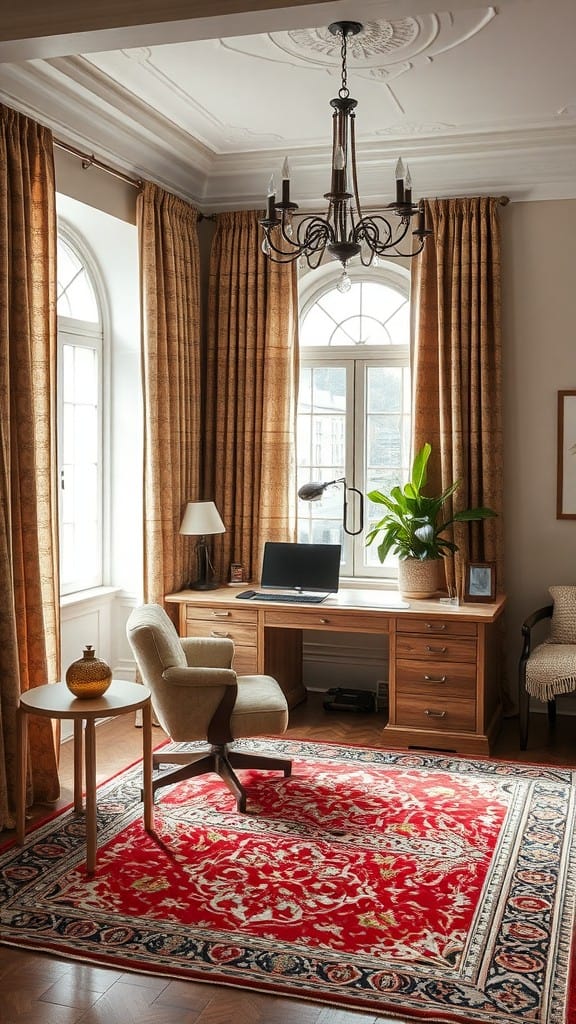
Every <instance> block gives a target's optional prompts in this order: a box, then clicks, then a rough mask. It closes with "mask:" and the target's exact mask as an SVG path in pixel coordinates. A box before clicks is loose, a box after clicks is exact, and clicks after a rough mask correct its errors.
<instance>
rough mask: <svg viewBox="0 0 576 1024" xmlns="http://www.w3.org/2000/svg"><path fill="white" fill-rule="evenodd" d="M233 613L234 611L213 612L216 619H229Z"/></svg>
mask: <svg viewBox="0 0 576 1024" xmlns="http://www.w3.org/2000/svg"><path fill="white" fill-rule="evenodd" d="M231 614H232V612H218V611H216V610H214V611H213V612H212V615H213V616H214V618H215V619H229V618H230V615H231Z"/></svg>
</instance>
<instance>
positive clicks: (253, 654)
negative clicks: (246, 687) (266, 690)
mask: <svg viewBox="0 0 576 1024" xmlns="http://www.w3.org/2000/svg"><path fill="white" fill-rule="evenodd" d="M232 668H233V669H234V671H235V672H237V673H238V675H239V676H254V675H256V674H257V672H258V655H257V651H256V647H242V646H241V645H240V644H238V645H237V646H236V647H235V648H234V657H233V658H232Z"/></svg>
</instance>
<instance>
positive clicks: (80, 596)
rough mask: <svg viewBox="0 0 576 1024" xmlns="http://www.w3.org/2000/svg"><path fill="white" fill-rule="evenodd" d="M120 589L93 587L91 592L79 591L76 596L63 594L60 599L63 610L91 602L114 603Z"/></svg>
mask: <svg viewBox="0 0 576 1024" xmlns="http://www.w3.org/2000/svg"><path fill="white" fill-rule="evenodd" d="M120 590H121V588H120V587H91V588H90V589H89V590H77V591H76V593H74V594H63V595H62V597H61V598H60V607H61V608H73V607H76V606H77V605H79V604H87V603H88V602H90V601H98V603H99V604H101V603H102V602H104V601H112V600H113V598H115V597H116V595H117V594H119V593H120Z"/></svg>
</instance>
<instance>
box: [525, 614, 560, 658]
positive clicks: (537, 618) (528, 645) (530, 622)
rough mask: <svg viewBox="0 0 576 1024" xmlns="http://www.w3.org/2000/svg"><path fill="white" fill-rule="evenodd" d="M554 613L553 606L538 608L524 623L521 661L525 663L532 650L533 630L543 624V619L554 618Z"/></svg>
mask: <svg viewBox="0 0 576 1024" xmlns="http://www.w3.org/2000/svg"><path fill="white" fill-rule="evenodd" d="M553 611H554V605H553V604H547V605H544V606H543V607H542V608H538V609H537V610H536V611H535V612H532V614H531V615H529V616H528V617H527V618H526V619H524V622H523V623H522V636H523V638H524V642H523V646H522V654H521V655H520V661H525V660H526V659H527V658H528V656H529V654H530V651H531V649H532V630H533V629H534V626H535V625H536V624H537V623H538V622H541V621H542V619H550V618H552V612H553Z"/></svg>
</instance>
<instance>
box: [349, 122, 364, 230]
mask: <svg viewBox="0 0 576 1024" xmlns="http://www.w3.org/2000/svg"><path fill="white" fill-rule="evenodd" d="M350 156H351V161H352V188H353V190H354V202H355V203H356V213H357V214H358V217H359V219H360V220H362V207H361V205H360V195H359V192H358V170H357V167H356V115H355V114H354V112H352V114H351V115H350Z"/></svg>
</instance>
